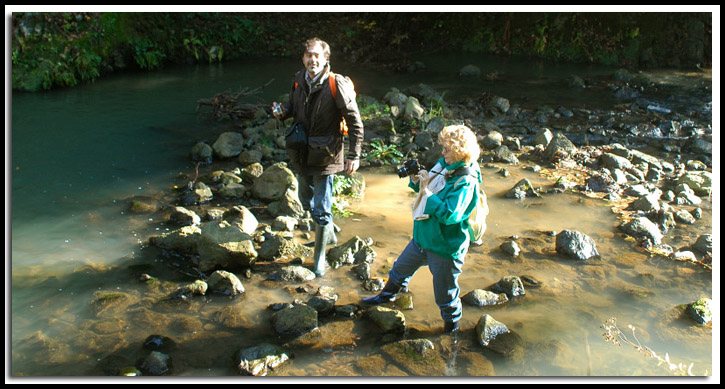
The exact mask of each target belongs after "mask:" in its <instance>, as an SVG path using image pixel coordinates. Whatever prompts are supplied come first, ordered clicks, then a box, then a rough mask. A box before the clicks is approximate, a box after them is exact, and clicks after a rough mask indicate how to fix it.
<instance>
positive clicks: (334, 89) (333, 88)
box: [329, 72, 337, 99]
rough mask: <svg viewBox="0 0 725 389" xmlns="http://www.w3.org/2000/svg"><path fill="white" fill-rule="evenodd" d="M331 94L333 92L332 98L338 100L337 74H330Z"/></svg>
mask: <svg viewBox="0 0 725 389" xmlns="http://www.w3.org/2000/svg"><path fill="white" fill-rule="evenodd" d="M329 83H330V92H332V98H333V99H336V98H337V82H336V81H335V74H334V73H332V72H330V81H329Z"/></svg>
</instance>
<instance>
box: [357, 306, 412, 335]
mask: <svg viewBox="0 0 725 389" xmlns="http://www.w3.org/2000/svg"><path fill="white" fill-rule="evenodd" d="M365 314H366V315H367V317H369V318H370V320H372V321H373V323H375V324H376V325H377V326H378V327H380V329H381V330H382V332H383V333H402V332H404V331H405V315H404V314H403V312H400V311H398V310H395V309H390V308H386V307H381V306H374V307H370V308H368V309H367V310H366V311H365Z"/></svg>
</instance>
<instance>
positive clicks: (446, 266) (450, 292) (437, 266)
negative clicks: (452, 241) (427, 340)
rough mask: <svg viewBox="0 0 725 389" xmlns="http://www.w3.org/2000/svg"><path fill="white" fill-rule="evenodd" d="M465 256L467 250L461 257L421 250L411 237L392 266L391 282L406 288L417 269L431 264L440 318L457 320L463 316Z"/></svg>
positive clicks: (434, 292)
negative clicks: (455, 257) (462, 292)
mask: <svg viewBox="0 0 725 389" xmlns="http://www.w3.org/2000/svg"><path fill="white" fill-rule="evenodd" d="M465 256H466V252H465V251H464V252H463V254H462V255H461V256H460V257H459V259H452V258H445V257H441V256H439V255H437V254H435V253H433V252H431V251H428V250H423V249H421V248H420V246H418V244H417V243H415V240H411V241H410V243H408V246H406V247H405V250H403V252H402V253H401V254H400V256H399V257H398V259H396V260H395V263H394V264H393V268H392V269H390V273H389V277H390V278H389V282H392V283H393V284H394V285H397V286H400V287H406V286H408V283H409V282H410V279H411V278H412V277H413V275H414V274H415V272H416V271H418V269H419V268H420V267H421V266H425V265H428V268H429V269H430V272H431V273H432V274H433V294H434V295H435V301H436V304H438V307H439V308H440V310H441V317H442V318H443V320H445V321H458V320H460V318H461V316H462V315H463V307H462V306H461V299H460V293H461V288H460V287H459V286H458V276H459V275H460V274H461V272H462V271H463V270H462V268H463V259H464V258H465Z"/></svg>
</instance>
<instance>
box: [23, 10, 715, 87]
mask: <svg viewBox="0 0 725 389" xmlns="http://www.w3.org/2000/svg"><path fill="white" fill-rule="evenodd" d="M11 31H12V48H11V50H12V52H11V60H12V83H13V88H14V89H22V90H42V89H50V88H52V87H56V86H72V85H76V84H78V83H79V82H88V81H92V80H94V79H96V78H98V77H100V76H102V75H103V74H104V73H107V72H110V71H114V70H118V69H125V68H128V67H136V68H140V69H147V70H150V69H158V68H160V67H162V66H163V65H164V64H165V63H167V62H169V63H189V62H196V63H213V62H222V61H227V60H235V59H240V58H244V57H245V56H258V55H265V56H269V55H284V56H289V55H293V56H296V55H299V53H300V46H301V42H302V40H304V39H306V38H309V37H313V36H320V37H323V38H324V39H326V40H327V41H328V42H329V43H330V44H331V46H332V47H333V48H334V51H333V56H335V55H340V54H339V53H345V54H344V55H346V56H347V57H348V58H349V59H353V60H364V61H365V62H370V63H388V64H395V65H402V64H404V63H405V62H406V61H410V60H411V56H412V55H415V53H416V52H417V51H419V50H420V49H422V48H425V49H426V50H429V49H430V48H434V49H436V50H439V51H444V50H453V51H458V50H463V51H470V52H477V53H493V54H511V55H523V56H532V57H536V58H544V59H548V60H555V61H576V62H590V63H602V64H607V65H618V66H630V67H637V66H639V65H641V63H640V62H641V61H645V64H648V65H657V66H671V65H682V66H694V65H695V64H700V65H704V66H707V65H710V64H711V62H712V49H711V47H712V14H711V13H708V12H700V13H652V12H646V13H644V12H643V13H589V12H583V13H577V12H570V13H549V12H546V13H541V12H539V13H534V12H523V13H512V12H505V13H485V12H483V13H482V12H443V13H433V12H431V13H387V12H386V13H373V12H369V13H366V12H363V13H334V12H328V13H322V14H320V13H284V12H276V13H262V12H258V13H220V12H197V13H189V12H168V13H166V12H148V13H136V12H106V13H80V12H74V13H69V12H48V13H41V12H32V13H13V14H12V30H11ZM698 44H699V45H700V46H701V47H703V48H704V53H702V54H700V55H699V56H698V54H697V52H696V51H695V50H692V47H695V46H697V45H698ZM703 54H704V57H703ZM643 57H644V59H643Z"/></svg>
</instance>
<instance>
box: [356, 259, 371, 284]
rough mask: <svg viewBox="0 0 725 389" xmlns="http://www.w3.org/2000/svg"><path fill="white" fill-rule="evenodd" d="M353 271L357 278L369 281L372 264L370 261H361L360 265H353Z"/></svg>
mask: <svg viewBox="0 0 725 389" xmlns="http://www.w3.org/2000/svg"><path fill="white" fill-rule="evenodd" d="M352 272H353V273H354V274H355V276H357V278H359V279H361V280H363V281H367V280H370V264H368V263H365V262H363V263H360V264H359V265H355V266H353V267H352Z"/></svg>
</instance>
